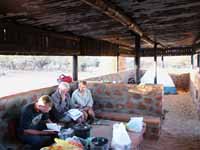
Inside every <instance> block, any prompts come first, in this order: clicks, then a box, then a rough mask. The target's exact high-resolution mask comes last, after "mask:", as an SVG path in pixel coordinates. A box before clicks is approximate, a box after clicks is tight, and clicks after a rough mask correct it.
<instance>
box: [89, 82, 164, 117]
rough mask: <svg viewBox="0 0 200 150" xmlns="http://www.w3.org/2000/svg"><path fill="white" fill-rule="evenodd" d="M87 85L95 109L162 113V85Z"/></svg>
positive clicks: (148, 113)
mask: <svg viewBox="0 0 200 150" xmlns="http://www.w3.org/2000/svg"><path fill="white" fill-rule="evenodd" d="M88 87H89V88H90V89H91V91H92V95H93V98H94V100H95V105H94V107H95V110H100V111H108V112H120V113H132V114H143V115H152V116H161V115H162V100H163V86H162V85H142V86H141V85H132V84H131V85H130V84H122V83H119V84H112V83H103V84H102V83H88Z"/></svg>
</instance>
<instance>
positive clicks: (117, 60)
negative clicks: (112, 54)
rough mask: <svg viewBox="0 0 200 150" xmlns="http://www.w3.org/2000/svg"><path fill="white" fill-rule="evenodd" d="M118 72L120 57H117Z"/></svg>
mask: <svg viewBox="0 0 200 150" xmlns="http://www.w3.org/2000/svg"><path fill="white" fill-rule="evenodd" d="M117 72H119V55H117Z"/></svg>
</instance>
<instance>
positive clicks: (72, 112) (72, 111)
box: [68, 109, 83, 121]
mask: <svg viewBox="0 0 200 150" xmlns="http://www.w3.org/2000/svg"><path fill="white" fill-rule="evenodd" d="M68 113H69V116H70V117H71V118H72V119H73V120H74V121H76V120H77V119H78V118H79V117H81V116H82V115H83V113H82V112H81V111H80V110H78V109H70V110H69V111H68Z"/></svg>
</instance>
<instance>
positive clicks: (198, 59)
mask: <svg viewBox="0 0 200 150" xmlns="http://www.w3.org/2000/svg"><path fill="white" fill-rule="evenodd" d="M197 66H198V67H199V73H200V54H197Z"/></svg>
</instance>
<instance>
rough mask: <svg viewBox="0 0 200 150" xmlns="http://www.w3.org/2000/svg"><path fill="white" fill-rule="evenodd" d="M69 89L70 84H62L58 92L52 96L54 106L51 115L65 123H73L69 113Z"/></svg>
mask: <svg viewBox="0 0 200 150" xmlns="http://www.w3.org/2000/svg"><path fill="white" fill-rule="evenodd" d="M69 89H70V86H69V84H68V83H66V82H61V83H60V84H59V85H58V88H57V89H56V91H55V92H54V93H53V94H52V95H51V98H52V100H53V104H54V106H53V109H52V110H51V115H53V117H54V119H55V120H56V121H61V122H64V123H69V122H70V121H72V120H71V118H70V117H69V115H68V113H67V111H68V110H69V108H70V95H69V93H68V92H69Z"/></svg>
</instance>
